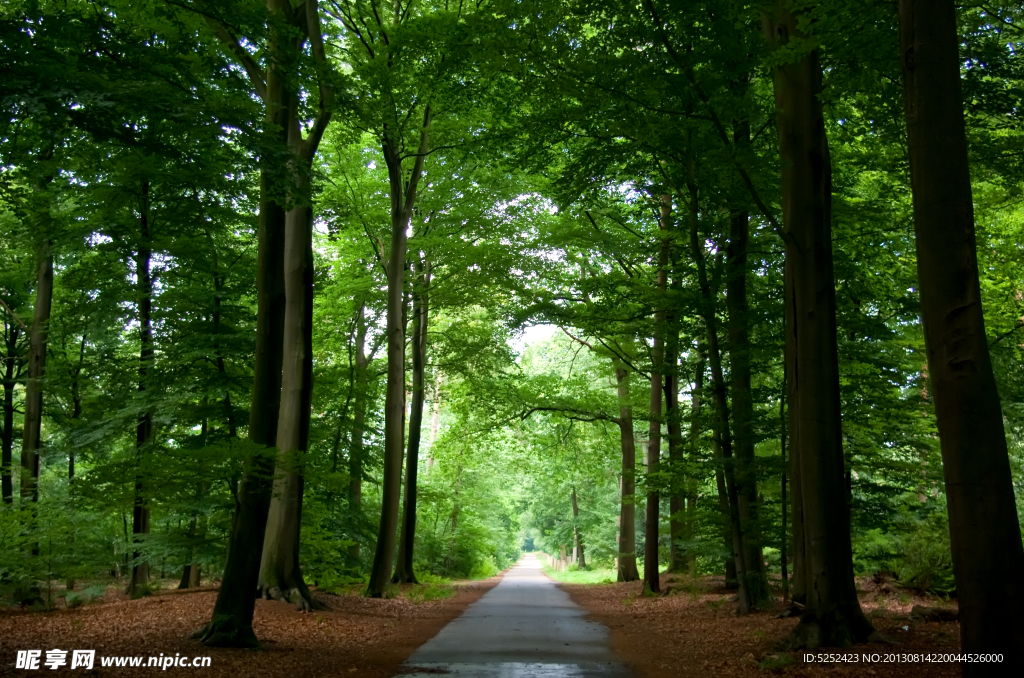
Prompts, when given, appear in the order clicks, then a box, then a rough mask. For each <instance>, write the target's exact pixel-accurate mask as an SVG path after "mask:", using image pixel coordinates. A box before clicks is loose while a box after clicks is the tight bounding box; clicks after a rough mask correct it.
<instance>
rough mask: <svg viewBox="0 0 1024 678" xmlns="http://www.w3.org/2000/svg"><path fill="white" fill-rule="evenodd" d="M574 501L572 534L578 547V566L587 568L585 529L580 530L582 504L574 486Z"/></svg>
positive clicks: (572, 499) (572, 497) (572, 498)
mask: <svg viewBox="0 0 1024 678" xmlns="http://www.w3.org/2000/svg"><path fill="white" fill-rule="evenodd" d="M570 499H571V501H572V535H573V541H574V542H575V547H576V567H577V568H579V569H581V570H585V569H587V556H586V554H585V553H584V552H583V549H584V542H583V531H582V530H580V505H579V501H578V500H577V497H576V488H575V487H573V488H572V495H571V496H570Z"/></svg>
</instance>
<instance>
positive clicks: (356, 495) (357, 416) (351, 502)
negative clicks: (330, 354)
mask: <svg viewBox="0 0 1024 678" xmlns="http://www.w3.org/2000/svg"><path fill="white" fill-rule="evenodd" d="M363 312H364V307H363V306H360V307H359V317H358V318H357V319H356V323H357V327H356V341H355V343H356V357H355V361H356V365H355V367H356V370H355V379H356V385H355V394H354V396H353V400H354V402H353V404H352V442H351V444H350V445H349V452H348V475H349V481H348V506H349V511H350V513H351V514H352V518H353V521H354V522H355V524H356V525H362V524H363V435H364V433H365V431H366V398H367V388H368V386H369V384H368V381H369V380H368V376H367V371H368V369H369V365H370V360H369V358H367V356H366V320H365V319H364V318H363ZM348 554H349V558H351V559H352V561H353V563H354V564H355V565H356V566H358V564H359V541H358V538H357V539H356V542H355V543H354V544H352V546H350V547H349V549H348Z"/></svg>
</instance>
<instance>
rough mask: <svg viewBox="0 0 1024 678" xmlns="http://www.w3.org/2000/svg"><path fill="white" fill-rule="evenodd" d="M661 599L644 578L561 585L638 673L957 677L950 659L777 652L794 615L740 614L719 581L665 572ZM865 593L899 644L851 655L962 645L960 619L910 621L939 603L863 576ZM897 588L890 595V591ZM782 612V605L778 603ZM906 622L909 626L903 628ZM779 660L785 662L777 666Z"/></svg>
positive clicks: (872, 614) (876, 619)
mask: <svg viewBox="0 0 1024 678" xmlns="http://www.w3.org/2000/svg"><path fill="white" fill-rule="evenodd" d="M661 581H662V590H663V591H664V590H665V587H667V586H671V587H672V588H671V590H670V591H669V594H668V595H665V596H662V597H657V598H643V597H641V596H640V584H639V582H632V583H628V584H562V585H561V586H562V587H563V588H564V589H565V590H566V591H567V592H568V593H569V595H570V596H572V599H573V600H574V601H576V603H577V604H578V605H580V606H582V607H584V608H585V609H586V610H588V611H589V612H590V616H591V618H593V619H595V620H597V621H600V622H601V623H603V624H605V625H606V626H608V627H609V629H610V630H611V637H612V649H613V650H614V651H615V652H616V654H618V655H619V657H620V658H622V660H623V661H625V662H626V663H627V664H630V665H631V666H633V667H634V669H635V670H636V673H637V678H685V677H687V676H699V677H700V678H711V677H713V676H766V675H771V674H772V673H777V674H779V675H787V676H818V675H828V676H861V675H867V676H898V677H899V678H916V677H922V678H923V677H925V676H928V677H929V678H932V677H943V676H950V677H952V676H959V675H960V666H959V665H958V664H952V663H938V664H936V663H924V662H918V663H904V662H899V663H885V662H884V661H879V662H873V663H864V662H863V661H860V662H857V663H834V664H829V665H813V664H808V663H806V662H805V661H804V659H803V654H802V653H799V652H793V653H785V652H775V651H774V650H773V646H774V645H775V643H777V642H778V641H779V640H780V639H782V638H783V637H784V636H786V634H787V633H789V631H791V630H792V629H793V627H794V626H795V625H796V623H797V620H796V619H795V618H783V619H777V618H776V615H777V613H778V610H773V611H767V612H757V613H755V614H751V615H747V616H743V617H737V616H736V615H735V614H734V609H735V604H734V603H732V602H730V598H731V597H732V595H733V592H727V591H723V590H721V588H720V587H721V577H719V578H717V579H712V578H710V577H708V578H700V579H691V578H686V577H676V576H672V575H663V576H662V580H661ZM858 586H859V587H861V590H863V591H864V595H863V596H862V603H861V604H862V607H863V608H864V612H865V614H867V615H868V616H869V618H870V619H871V620H872V622H873V623H874V625H875V628H876V629H877V630H879V631H881V632H882V633H883V634H885V635H886V636H888V637H889V638H890V639H892V640H893V641H894V642H895V644H893V645H886V644H881V643H871V644H867V645H858V646H856V647H854V648H851V649H849V650H845V651H843V650H835V649H830V650H823V652H845V653H846V654H847V655H853V654H857V655H859V656H863V653H877V654H879V655H881V656H882V658H883V659H884V658H885V655H890V656H891V655H893V654H896V653H899V654H913V653H948V652H956V651H957V650H958V648H959V634H960V629H959V625H958V624H957V623H956V622H941V623H940V622H917V621H911V620H910V619H909V615H910V610H911V608H912V607H913V605H915V604H925V605H932V606H935V605H939V604H942V603H940V602H937V601H936V600H935V599H934V598H929V599H924V598H921V597H919V596H916V595H913V594H911V593H910V592H907V591H902V590H893V589H891V588H889V587H886V588H885V589H883V590H882V591H879V590H878V587H876V586H873V585H872V582H870V581H868V580H865V581H858ZM890 590H891V591H892V592H891V593H889V592H888V591H890ZM779 609H781V604H780V605H779ZM903 627H908V630H904V629H903ZM779 664H786V665H785V666H782V667H781V668H775V667H776V666H778V665H779Z"/></svg>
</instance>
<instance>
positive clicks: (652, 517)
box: [644, 195, 672, 593]
mask: <svg viewBox="0 0 1024 678" xmlns="http://www.w3.org/2000/svg"><path fill="white" fill-rule="evenodd" d="M671 214H672V197H671V196H669V195H662V196H661V206H660V210H659V218H658V236H659V238H660V240H661V244H660V245H659V247H658V274H657V282H656V287H657V297H656V301H655V311H654V337H653V339H652V346H651V425H650V429H649V433H648V437H649V442H648V443H647V478H648V481H647V486H648V487H647V512H646V516H645V518H646V520H645V523H644V527H645V530H644V588H645V589H650V591H651V593H660V592H661V582H660V579H659V575H658V550H659V549H658V546H659V542H660V539H659V537H660V534H659V523H660V522H661V511H660V506H661V493H660V492H659V491H658V483H659V478H658V473H659V470H658V469H659V464H660V461H661V422H662V402H661V400H662V395H663V394H662V384H663V383H664V369H665V365H664V362H665V341H664V336H665V315H666V310H665V306H666V295H667V292H668V254H669V247H670V246H671V240H670V239H669V218H670V216H671Z"/></svg>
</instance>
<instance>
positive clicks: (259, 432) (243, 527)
mask: <svg viewBox="0 0 1024 678" xmlns="http://www.w3.org/2000/svg"><path fill="white" fill-rule="evenodd" d="M282 5H283V0H268V2H267V8H268V10H270V11H271V12H272V13H279V12H281V11H283V6H282ZM283 39H284V38H283V37H282V36H280V35H279V34H278V30H277V29H276V28H274V27H273V26H272V27H271V32H270V45H271V48H272V49H275V48H276V47H277V45H278V44H279V43H280V42H281V41H282V40H283ZM282 65H283V64H281V63H279V60H275V59H271V60H270V61H269V64H268V66H269V67H268V68H267V73H266V86H265V93H264V97H263V98H264V104H265V107H266V113H265V118H266V123H267V127H268V129H269V130H276V131H277V132H276V135H277V138H276V139H273V140H272V141H273V142H276V146H277V147H274V146H271V147H269V149H268V150H269V152H270V153H271V154H274V153H278V152H280V150H281V148H282V147H284V146H285V144H286V138H285V134H286V130H287V123H288V106H287V102H288V101H289V96H288V93H287V88H286V80H287V76H286V74H284V73H282V72H281V71H280V67H281V66H282ZM278 183H279V182H278V180H277V178H276V174H275V172H274V171H273V169H271V168H268V169H263V170H261V172H260V216H259V228H258V233H257V262H256V297H257V307H256V351H255V356H254V373H253V386H252V398H251V405H250V408H249V441H250V443H251V446H252V448H253V449H252V450H251V451H250V452H249V454H248V455H247V459H246V463H245V468H244V470H243V472H242V478H241V480H240V481H239V483H238V504H237V510H236V512H235V517H234V520H233V521H232V528H231V534H230V537H229V542H228V557H227V563H226V565H225V566H224V577H223V580H222V582H221V586H220V590H219V591H218V593H217V602H216V603H215V605H214V608H213V616H212V619H211V620H210V622H209V623H208V624H207V625H206V626H204V627H203V628H201V629H199V630H198V631H197V632H196V633H195V634H193V636H194V637H197V638H200V639H201V640H202V641H203V643H204V644H206V645H209V646H213V647H220V646H223V647H259V642H258V641H257V639H256V634H255V633H254V632H253V629H252V617H253V612H254V611H255V608H256V596H257V584H258V582H259V572H260V562H261V556H262V553H263V537H264V533H265V531H266V525H267V514H268V513H269V510H270V498H271V488H272V485H273V468H274V458H273V455H272V450H273V448H274V446H275V445H276V443H277V421H278V415H279V410H280V403H281V365H282V345H283V334H284V309H285V298H284V230H285V229H284V223H285V210H284V207H283V206H282V204H281V203H282V199H281V197H280V193H281V190H280V187H279V185H278Z"/></svg>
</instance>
